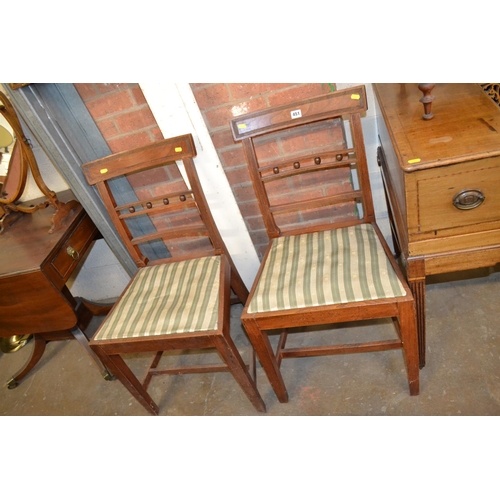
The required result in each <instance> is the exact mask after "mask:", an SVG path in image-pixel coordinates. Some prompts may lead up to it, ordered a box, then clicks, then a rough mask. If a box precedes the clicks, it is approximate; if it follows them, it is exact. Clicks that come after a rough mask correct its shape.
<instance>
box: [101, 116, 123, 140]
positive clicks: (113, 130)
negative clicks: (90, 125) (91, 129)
mask: <svg viewBox="0 0 500 500" xmlns="http://www.w3.org/2000/svg"><path fill="white" fill-rule="evenodd" d="M96 125H97V127H98V128H99V130H100V131H101V134H102V136H103V137H104V139H106V140H107V139H110V138H111V137H115V136H117V135H118V134H119V131H118V129H117V127H116V124H115V122H114V120H107V119H102V120H99V121H97V122H96Z"/></svg>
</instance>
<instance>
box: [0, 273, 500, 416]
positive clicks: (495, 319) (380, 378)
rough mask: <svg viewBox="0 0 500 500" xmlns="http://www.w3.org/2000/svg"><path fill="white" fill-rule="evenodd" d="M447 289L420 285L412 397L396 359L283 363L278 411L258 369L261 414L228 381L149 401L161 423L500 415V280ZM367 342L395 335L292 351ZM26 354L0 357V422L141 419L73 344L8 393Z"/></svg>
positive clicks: (175, 379)
mask: <svg viewBox="0 0 500 500" xmlns="http://www.w3.org/2000/svg"><path fill="white" fill-rule="evenodd" d="M456 278H460V279H456ZM446 279H447V280H448V279H451V281H442V282H437V281H436V282H429V284H428V285H427V365H426V366H425V368H424V369H423V370H422V371H421V383H420V387H421V393H420V395H419V396H416V397H410V395H409V391H408V386H407V379H406V373H405V367H404V363H403V356H402V353H401V351H399V350H396V351H387V352H382V353H367V354H354V355H340V356H331V357H319V358H308V359H305V358H302V359H296V360H294V359H289V360H285V361H284V362H283V366H282V369H283V376H284V380H285V382H286V384H287V388H288V392H289V397H290V401H289V402H288V403H286V404H282V403H279V402H278V401H277V399H276V397H275V395H274V393H273V391H272V389H271V387H270V385H269V384H268V382H267V379H266V378H265V374H264V373H263V371H262V369H261V368H260V367H258V370H257V374H258V386H259V390H260V391H261V394H262V397H263V399H264V401H265V403H266V406H267V413H266V414H260V413H258V412H256V411H255V410H254V408H253V406H252V405H251V404H250V403H249V402H248V400H247V399H246V397H245V396H244V395H243V393H242V391H241V390H240V388H239V386H238V385H237V384H236V382H235V381H234V380H233V379H232V377H231V376H230V375H229V374H227V373H218V374H203V375H201V374H200V375H184V376H170V377H169V376H164V377H157V378H156V379H155V380H154V381H153V382H152V384H151V388H150V392H151V394H152V396H153V398H154V399H155V400H156V402H157V403H158V405H159V407H160V412H161V415H162V416H173V415H178V416H180V415H183V416H193V415H200V416H202V415H207V416H208V415H213V416H224V415H225V416H244V415H245V416H259V417H261V418H264V417H265V416H291V415H294V416H328V415H347V416H354V415H360V416H361V415H415V416H422V415H427V416H432V415H450V416H451V415H500V332H499V331H498V325H499V324H500V310H499V308H498V297H500V273H499V272H493V273H491V274H486V273H482V274H477V273H474V274H470V273H469V274H467V275H460V276H458V277H457V276H452V277H446ZM231 313H232V331H233V336H234V338H235V340H236V342H237V344H240V345H243V346H244V347H243V352H246V351H247V350H248V349H247V347H245V345H246V344H245V342H246V337H245V336H244V334H243V331H242V329H241V325H240V322H239V314H240V313H241V306H239V305H236V306H233V307H232V311H231ZM99 321H100V320H97V321H94V323H93V324H92V325H91V327H89V330H88V331H87V332H86V333H87V334H88V335H91V334H92V331H93V329H95V328H96V326H97V325H98V323H99ZM374 334H376V335H377V336H380V335H388V336H389V337H390V336H392V335H394V333H393V327H392V325H391V324H390V323H387V322H385V321H382V322H377V323H370V324H364V325H360V324H352V325H346V326H345V327H342V328H336V329H334V330H327V331H317V332H312V331H311V332H309V335H295V336H294V337H293V339H292V340H291V342H292V341H293V342H297V341H298V342H300V341H301V338H306V339H314V341H316V342H320V341H321V339H322V338H327V337H332V336H333V337H334V338H335V339H343V338H346V339H347V338H352V339H354V338H356V339H357V338H361V337H363V338H365V337H370V336H371V335H374ZM32 346H33V343H32V342H30V343H29V344H28V345H27V346H26V347H24V348H22V349H21V350H19V351H18V352H15V353H9V354H3V353H0V381H2V384H3V386H2V387H1V388H0V391H1V393H2V394H1V398H0V415H3V416H8V415H10V416H27V415H32V416H42V415H51V416H60V415H68V416H69V415H75V416H76V415H78V416H92V415H102V416H108V415H109V416H113V415H135V416H148V415H149V414H148V413H147V412H146V410H145V409H144V408H143V407H142V406H141V405H140V404H139V403H137V401H136V400H135V399H134V398H133V397H132V396H131V395H130V394H129V393H128V392H127V391H126V390H125V389H124V388H123V386H122V385H121V384H120V382H118V381H106V380H104V379H103V378H102V377H101V375H100V373H99V372H98V370H97V369H96V367H95V365H94V364H93V362H92V361H91V359H90V358H89V357H88V355H87V354H86V353H85V352H84V350H83V349H82V348H81V346H80V345H79V344H78V343H77V342H76V341H71V340H68V341H60V342H51V343H49V344H48V346H47V349H46V352H45V354H44V356H43V358H42V360H41V362H40V363H39V365H38V366H37V367H36V369H35V370H34V372H32V373H31V374H30V375H29V376H28V377H27V379H25V380H24V381H23V382H22V383H21V384H20V385H19V386H18V387H17V388H16V389H13V390H8V389H7V387H6V384H5V383H6V381H7V380H8V379H9V378H10V377H11V376H12V375H13V374H14V373H16V372H17V371H18V370H19V369H20V368H22V366H23V365H24V362H25V361H26V360H27V358H28V357H29V355H30V352H31V349H32ZM169 360H170V358H168V359H167V361H168V362H170V361H169ZM128 361H129V362H130V365H131V367H132V368H133V369H134V370H137V372H138V373H139V372H140V371H141V369H142V368H143V367H144V366H145V363H147V361H148V359H147V357H146V356H132V357H130V358H129V359H128ZM183 362H184V361H183ZM151 418H152V417H151Z"/></svg>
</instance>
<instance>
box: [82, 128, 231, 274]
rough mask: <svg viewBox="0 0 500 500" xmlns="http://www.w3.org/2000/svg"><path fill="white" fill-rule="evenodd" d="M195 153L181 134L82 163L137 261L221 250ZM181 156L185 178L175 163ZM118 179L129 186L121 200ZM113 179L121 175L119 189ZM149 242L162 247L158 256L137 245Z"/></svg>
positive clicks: (144, 262) (190, 140)
mask: <svg viewBox="0 0 500 500" xmlns="http://www.w3.org/2000/svg"><path fill="white" fill-rule="evenodd" d="M195 156H196V148H195V145H194V142H193V138H192V136H191V134H187V135H183V136H179V137H174V138H170V139H165V140H161V141H158V142H155V143H152V144H150V145H148V146H144V147H141V148H137V149H133V150H130V151H125V152H123V153H116V154H112V155H110V156H107V157H105V158H101V159H98V160H95V161H92V162H89V163H86V164H84V165H83V166H82V169H83V172H84V174H85V177H86V179H87V181H88V182H89V184H91V185H96V186H97V189H98V191H99V193H100V195H101V198H102V200H103V202H104V205H105V206H106V208H107V210H108V212H109V214H110V217H111V219H112V221H113V223H114V224H115V226H116V228H117V230H118V233H119V234H120V237H121V238H122V240H123V241H124V243H125V245H126V247H127V249H128V251H129V252H130V255H131V256H132V258H133V259H134V261H135V262H136V264H137V265H138V266H139V267H144V266H146V265H153V264H158V263H163V262H167V261H170V260H180V259H185V258H190V257H201V256H204V255H215V254H221V253H226V254H227V251H226V248H225V245H224V242H223V240H222V238H221V236H220V234H219V232H218V230H217V227H216V225H215V222H214V220H213V218H212V215H211V213H210V210H209V207H208V204H207V201H206V199H205V196H204V194H203V191H202V189H201V186H200V182H199V178H198V175H197V172H196V168H195V165H194V161H193V157H195ZM181 160H182V165H183V166H184V169H185V173H186V174H187V182H186V181H185V180H184V178H183V176H182V175H181V172H180V170H179V167H178V165H177V163H176V162H177V161H181ZM124 179H126V181H125V182H126V184H127V186H130V188H129V192H128V193H127V196H126V198H127V199H128V201H126V202H123V197H124V195H123V182H124ZM116 180H120V181H121V184H120V186H119V187H120V188H121V189H120V193H117V190H116V186H117V185H116V184H115V185H113V182H116ZM127 181H128V183H127ZM118 195H120V201H118ZM138 221H142V222H144V223H145V224H142V225H141V228H142V229H141V231H138V226H137V224H134V223H136V222H138ZM144 228H146V230H144ZM143 233H146V234H143ZM151 242H159V243H160V244H162V245H165V247H166V249H167V251H166V252H163V255H161V256H160V257H159V258H154V259H153V258H150V257H148V256H146V255H145V253H144V251H143V249H142V248H143V246H144V245H147V244H149V243H151Z"/></svg>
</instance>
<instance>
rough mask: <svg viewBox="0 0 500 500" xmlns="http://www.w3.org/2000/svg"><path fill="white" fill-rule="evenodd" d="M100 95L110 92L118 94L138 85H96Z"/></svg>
mask: <svg viewBox="0 0 500 500" xmlns="http://www.w3.org/2000/svg"><path fill="white" fill-rule="evenodd" d="M95 85H96V87H97V89H98V91H99V93H100V94H107V93H109V92H116V91H120V90H127V89H129V88H130V87H131V86H133V85H137V83H135V84H134V83H96V84H95Z"/></svg>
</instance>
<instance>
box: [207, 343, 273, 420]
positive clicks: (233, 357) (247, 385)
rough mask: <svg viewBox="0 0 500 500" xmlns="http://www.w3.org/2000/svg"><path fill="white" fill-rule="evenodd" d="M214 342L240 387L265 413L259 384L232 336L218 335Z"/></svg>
mask: <svg viewBox="0 0 500 500" xmlns="http://www.w3.org/2000/svg"><path fill="white" fill-rule="evenodd" d="M214 343H215V346H216V348H217V351H218V352H219V354H220V355H221V356H222V358H223V359H224V361H225V362H226V364H227V366H228V367H229V370H230V371H231V373H232V374H233V377H234V378H235V379H236V381H237V382H238V384H240V387H241V388H242V389H243V391H244V393H245V394H246V395H247V397H248V399H249V400H250V402H251V403H252V404H253V406H254V408H255V409H256V410H257V411H259V412H262V413H265V411H266V405H265V404H264V401H263V400H262V397H261V395H260V394H259V391H258V390H257V384H256V382H255V380H253V379H252V377H251V376H250V373H249V371H248V370H247V368H246V366H245V362H244V361H243V359H242V358H241V356H240V353H239V352H238V349H237V348H236V345H235V344H234V342H233V340H232V339H231V337H230V336H229V335H217V336H216V337H214Z"/></svg>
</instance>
